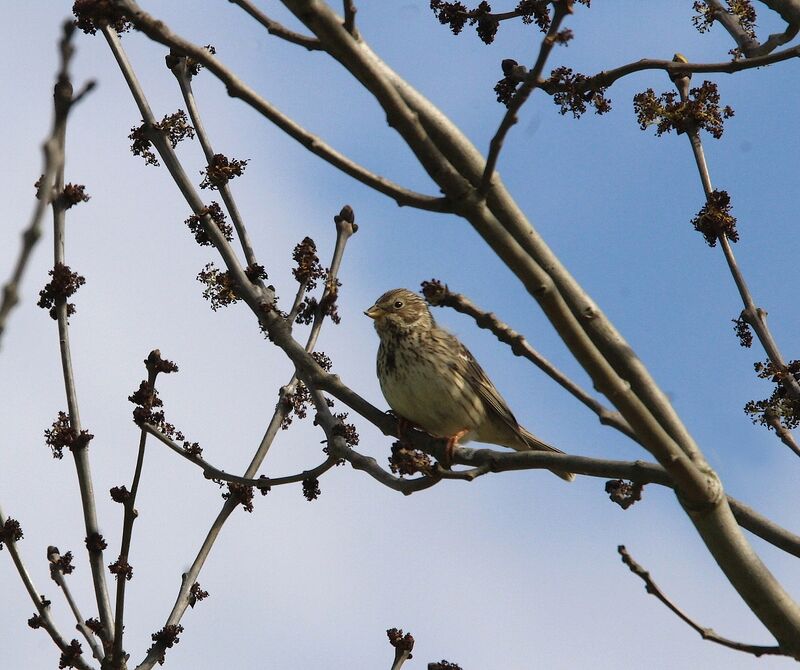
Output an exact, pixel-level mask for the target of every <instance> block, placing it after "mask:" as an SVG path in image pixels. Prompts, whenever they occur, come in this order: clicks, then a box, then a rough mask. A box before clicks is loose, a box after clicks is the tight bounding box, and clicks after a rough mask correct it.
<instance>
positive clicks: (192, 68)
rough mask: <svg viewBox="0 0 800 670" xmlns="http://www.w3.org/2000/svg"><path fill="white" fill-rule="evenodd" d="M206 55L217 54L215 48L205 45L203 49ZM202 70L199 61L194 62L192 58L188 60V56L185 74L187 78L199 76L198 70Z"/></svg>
mask: <svg viewBox="0 0 800 670" xmlns="http://www.w3.org/2000/svg"><path fill="white" fill-rule="evenodd" d="M203 48H204V49H205V50H206V51H208V53H210V54H211V55H212V56H213V55H214V54H216V53H217V50H216V48H215V47H214V46H213V45H212V44H206V45H205V46H204V47H203ZM202 68H203V64H202V63H201V62H200V61H196V60H195V59H194V58H190V57H189V56H187V57H186V74H188V75H189V77H190V78H191V77H196V76H197V75H198V74H200V70H201V69H202Z"/></svg>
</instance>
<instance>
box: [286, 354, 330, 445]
mask: <svg viewBox="0 0 800 670" xmlns="http://www.w3.org/2000/svg"><path fill="white" fill-rule="evenodd" d="M311 357H312V358H313V359H314V360H315V361H316V362H317V365H319V366H320V367H321V368H322V369H323V370H325V371H326V372H330V370H331V367H332V366H333V362H332V361H331V359H330V358H329V357H328V355H327V354H326V353H325V352H323V351H312V352H311ZM283 402H284V407H285V409H286V413H285V414H284V416H283V419H282V420H281V428H282V429H283V430H286V429H287V428H288V427H289V426H291V425H292V415H294V416H296V417H297V418H298V419H305V418H306V417H307V416H308V406H309V404H310V403H311V393H309V390H308V387H307V386H306V385H305V384H304V383H303V382H301V381H298V382H297V384H296V385H295V389H294V392H293V393H291V394H287V395H285V396H284V399H283ZM325 402H327V404H328V407H333V401H332V400H331V399H330V398H325Z"/></svg>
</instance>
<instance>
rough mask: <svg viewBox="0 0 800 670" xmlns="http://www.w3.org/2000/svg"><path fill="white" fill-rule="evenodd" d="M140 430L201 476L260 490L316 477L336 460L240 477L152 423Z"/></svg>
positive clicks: (328, 468)
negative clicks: (285, 471)
mask: <svg viewBox="0 0 800 670" xmlns="http://www.w3.org/2000/svg"><path fill="white" fill-rule="evenodd" d="M142 430H143V431H146V432H148V433H150V434H151V435H152V436H153V437H155V438H156V439H157V440H159V441H160V442H162V443H164V444H166V445H167V446H168V447H169V448H170V449H172V451H174V452H175V453H176V454H178V455H180V456H182V457H183V458H185V459H186V460H187V461H189V462H190V463H194V464H195V465H196V466H197V467H199V468H200V469H201V470H202V471H203V476H204V477H205V478H206V479H213V480H219V481H223V482H229V483H231V484H242V485H243V486H254V487H255V488H257V489H260V490H269V489H271V488H272V487H274V486H283V485H285V484H296V483H297V482H302V481H303V480H304V479H308V478H309V477H315V478H318V477H320V476H321V475H323V474H324V473H326V472H327V471H328V470H330V469H331V468H332V467H333V466H334V465H336V460H337V459H335V458H330V457H329V458H326V459H325V460H324V461H323V462H322V463H320V464H319V465H318V466H316V467H315V468H311V469H310V470H304V471H303V472H299V473H297V474H294V475H287V476H285V477H264V476H262V477H255V478H254V477H242V476H240V475H232V474H230V473H228V472H226V471H225V470H220V469H219V468H217V467H215V466H214V465H212V464H211V463H209V462H208V461H207V460H205V459H204V458H203V457H201V456H198V455H197V454H194V453H191V452H189V451H187V450H186V449H184V448H183V447H182V446H181V445H179V444H178V443H177V442H175V441H174V440H172V439H170V438H169V437H167V436H166V435H164V433H163V432H161V431H160V430H159V429H158V427H156V426H154V425H152V424H149V423H146V424H144V425H143V426H142Z"/></svg>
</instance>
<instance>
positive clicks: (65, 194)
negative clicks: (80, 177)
mask: <svg viewBox="0 0 800 670" xmlns="http://www.w3.org/2000/svg"><path fill="white" fill-rule="evenodd" d="M91 198H92V196H90V195H89V194H88V193H87V192H86V186H84V185H83V184H67V185H66V186H64V190H63V191H62V192H61V203H62V204H63V205H64V209H69V208H70V207H74V206H75V205H77V204H79V203H81V202H89V200H91Z"/></svg>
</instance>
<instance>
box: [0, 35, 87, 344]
mask: <svg viewBox="0 0 800 670" xmlns="http://www.w3.org/2000/svg"><path fill="white" fill-rule="evenodd" d="M74 30H75V29H74V26H73V25H72V22H67V23H66V24H65V25H64V37H63V39H62V42H61V49H60V51H61V65H60V69H59V71H58V74H57V77H56V78H57V83H56V87H55V92H54V102H55V105H54V107H55V113H54V114H53V126H52V130H51V131H50V135H49V136H48V138H47V139H46V140H45V142H44V144H43V145H42V152H43V154H44V169H43V170H42V177H41V179H40V181H39V188H38V189H37V192H36V204H35V206H34V208H33V213H32V214H31V218H30V220H29V222H28V226H27V228H25V230H24V231H23V232H22V247H21V248H20V251H19V255H18V256H17V262H16V264H15V265H14V270H13V272H12V273H11V278H10V279H9V280H8V281H7V282H6V284H5V286H3V299H2V302H0V341H2V337H3V333H4V332H5V328H6V321H7V320H8V315H9V314H10V312H11V310H12V309H14V307H16V305H17V304H18V303H19V289H20V284H21V283H22V277H23V275H24V274H25V270H26V269H27V267H28V261H29V260H30V258H31V255H32V253H33V249H34V247H35V246H36V243H37V242H38V241H39V238H40V237H41V236H42V219H43V217H44V213H45V211H46V209H47V207H48V206H49V205H50V204H51V202H52V200H53V198H55V197H56V196H57V195H58V194H57V193H56V192H54V191H53V190H52V188H51V187H52V184H53V180H54V178H55V175H56V172H57V171H58V169H59V166H61V165H63V163H64V152H63V147H62V145H61V143H60V142H59V140H58V138H59V137H60V136H61V135H62V134H63V129H64V128H65V127H66V123H67V117H68V115H69V113H70V111H71V110H72V108H73V107H74V106H75V104H77V102H78V101H79V100H80V99H81V98H83V96H84V95H85V94H86V93H88V92H89V91H90V90H92V88H94V85H95V83H94V81H88V82H87V83H86V84H85V85H84V87H83V89H82V91H81V92H80V93H79V94H77V95H72V85H71V83H70V77H69V63H70V59H71V58H72V55H73V53H74V49H73V48H72V46H71V40H72V35H73V33H74Z"/></svg>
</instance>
